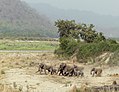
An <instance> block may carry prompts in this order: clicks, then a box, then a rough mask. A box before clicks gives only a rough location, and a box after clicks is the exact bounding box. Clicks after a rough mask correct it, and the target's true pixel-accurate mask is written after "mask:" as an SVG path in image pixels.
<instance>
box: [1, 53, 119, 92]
mask: <svg viewBox="0 0 119 92" xmlns="http://www.w3.org/2000/svg"><path fill="white" fill-rule="evenodd" d="M40 62H45V63H46V64H49V65H53V66H56V67H58V66H59V64H60V63H61V62H66V63H67V64H69V65H71V64H73V62H71V61H70V60H64V61H62V60H59V59H57V57H56V56H55V55H54V54H53V53H27V52H26V53H0V71H1V73H0V79H1V80H0V84H1V85H0V86H1V87H0V92H19V91H21V92H26V91H27V92H49V90H50V92H68V91H70V92H76V91H77V90H76V89H78V88H80V87H82V86H84V85H86V87H92V86H104V85H111V84H112V82H113V81H115V80H116V81H117V83H119V76H115V75H114V74H116V73H119V71H118V70H119V67H109V66H103V67H102V66H101V67H102V68H103V70H104V71H103V75H102V77H91V75H90V69H91V68H92V67H94V65H84V64H79V63H76V62H75V63H76V64H77V65H78V66H83V67H84V73H85V76H84V77H83V78H80V77H64V76H58V75H50V74H49V75H45V74H42V75H40V74H39V73H35V72H36V71H37V67H38V63H40ZM96 66H97V65H95V67H96ZM3 89H4V90H3ZM7 90H9V91H7ZM84 92H85V91H84Z"/></svg>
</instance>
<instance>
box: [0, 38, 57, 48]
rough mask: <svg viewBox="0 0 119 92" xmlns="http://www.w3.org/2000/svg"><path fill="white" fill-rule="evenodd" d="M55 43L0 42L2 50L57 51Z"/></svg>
mask: <svg viewBox="0 0 119 92" xmlns="http://www.w3.org/2000/svg"><path fill="white" fill-rule="evenodd" d="M56 48H58V42H55V41H10V40H0V50H55V49H56Z"/></svg>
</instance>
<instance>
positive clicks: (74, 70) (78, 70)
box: [36, 63, 102, 77]
mask: <svg viewBox="0 0 119 92" xmlns="http://www.w3.org/2000/svg"><path fill="white" fill-rule="evenodd" d="M83 70H84V68H83V67H79V66H77V65H72V66H70V65H67V64H66V63H61V64H60V65H59V67H58V68H56V67H53V66H50V65H46V64H44V63H40V64H39V67H38V71H37V72H40V74H41V73H42V72H44V73H45V74H49V73H50V74H51V75H53V74H58V75H62V76H81V77H83V76H84V72H83ZM37 72H36V73H37ZM101 73H102V69H97V68H92V69H91V71H90V74H91V75H92V76H93V77H94V76H101Z"/></svg>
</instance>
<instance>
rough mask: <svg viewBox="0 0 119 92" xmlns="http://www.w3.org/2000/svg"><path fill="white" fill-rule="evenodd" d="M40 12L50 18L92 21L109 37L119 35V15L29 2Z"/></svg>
mask: <svg viewBox="0 0 119 92" xmlns="http://www.w3.org/2000/svg"><path fill="white" fill-rule="evenodd" d="M29 4H30V5H31V6H32V7H33V8H35V9H36V10H37V11H39V12H40V13H44V14H46V15H48V17H49V18H50V19H52V20H53V21H54V20H57V19H71V20H72V19H74V20H76V21H77V22H81V23H82V22H83V23H89V24H90V23H91V24H94V25H95V26H96V29H97V30H98V31H101V32H103V33H104V34H106V36H107V37H119V32H118V31H119V16H111V15H100V14H97V13H94V12H90V11H80V10H72V9H68V10H65V9H59V8H57V7H53V6H50V5H48V4H40V3H37V4H36V3H29Z"/></svg>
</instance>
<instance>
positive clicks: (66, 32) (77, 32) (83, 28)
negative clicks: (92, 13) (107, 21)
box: [55, 20, 105, 43]
mask: <svg viewBox="0 0 119 92" xmlns="http://www.w3.org/2000/svg"><path fill="white" fill-rule="evenodd" d="M55 26H56V27H58V33H59V36H60V38H62V37H73V38H74V39H82V40H84V41H85V42H87V43H91V42H96V41H97V40H98V41H104V40H105V37H104V36H103V34H102V33H98V32H96V31H95V29H94V27H95V26H94V25H93V24H90V25H86V24H77V23H76V22H75V21H74V20H57V21H56V22H55Z"/></svg>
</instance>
